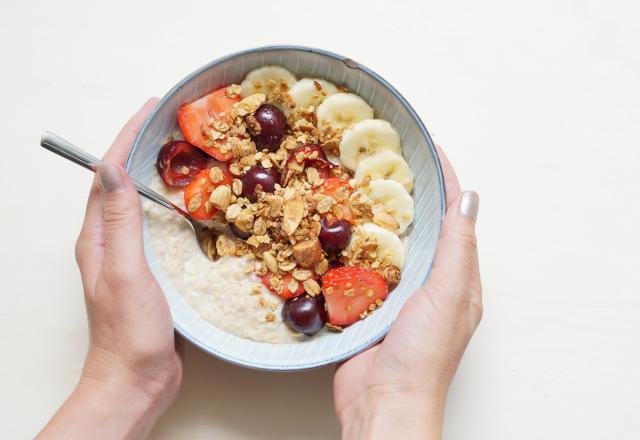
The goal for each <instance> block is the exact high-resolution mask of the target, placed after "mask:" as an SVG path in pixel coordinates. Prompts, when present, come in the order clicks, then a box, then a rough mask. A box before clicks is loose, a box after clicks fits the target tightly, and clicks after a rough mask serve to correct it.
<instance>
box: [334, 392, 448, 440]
mask: <svg viewBox="0 0 640 440" xmlns="http://www.w3.org/2000/svg"><path fill="white" fill-rule="evenodd" d="M443 416H444V401H442V399H431V398H423V397H420V398H416V397H415V396H407V395H401V394H398V395H394V396H391V395H387V396H382V397H381V396H371V395H363V396H361V397H359V401H358V402H354V403H353V404H352V405H350V407H349V409H348V410H346V411H345V412H344V414H341V415H340V422H341V424H342V438H343V439H346V440H353V439H374V440H375V439H388V438H398V439H403V440H405V439H406V440H412V439H421V440H425V439H426V440H440V439H441V438H442V422H443Z"/></svg>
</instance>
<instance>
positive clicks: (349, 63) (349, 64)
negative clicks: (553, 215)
mask: <svg viewBox="0 0 640 440" xmlns="http://www.w3.org/2000/svg"><path fill="white" fill-rule="evenodd" d="M269 51H300V52H309V53H314V54H317V55H322V56H325V57H329V58H333V59H334V60H337V61H340V62H342V63H343V64H344V65H345V67H346V68H350V69H359V70H361V71H362V72H364V73H365V74H367V75H369V76H370V77H372V78H373V79H374V80H376V81H377V82H378V83H380V84H381V85H382V86H383V87H384V88H386V89H387V90H388V91H389V92H390V93H391V94H392V95H393V96H394V97H395V98H396V99H397V100H398V101H399V102H400V103H401V104H402V106H403V107H404V108H405V109H406V110H407V111H408V112H409V114H410V115H411V117H412V119H413V120H414V121H415V122H416V123H417V124H418V128H419V129H420V132H421V134H422V135H423V136H424V138H425V139H426V140H427V145H428V146H429V150H430V152H431V156H432V157H433V159H434V161H435V164H436V170H437V173H438V185H439V187H440V195H441V197H440V207H441V212H442V215H441V216H440V218H439V219H438V226H437V227H438V238H439V237H440V234H441V232H442V222H443V220H444V215H445V211H446V193H445V191H446V189H445V184H444V176H443V174H442V166H441V163H440V157H439V156H438V152H437V150H436V148H435V144H434V143H433V140H432V139H431V135H430V134H429V131H428V130H427V127H426V126H425V125H424V123H423V122H422V119H420V116H418V113H417V112H416V111H415V110H414V109H413V107H412V106H411V104H409V102H408V101H407V100H406V99H405V98H404V96H402V94H401V93H400V92H399V91H398V90H397V89H396V88H395V87H394V86H392V85H391V83H389V82H388V81H387V80H386V79H384V78H383V77H382V76H380V75H379V74H377V73H376V72H374V71H373V70H371V69H370V68H368V67H366V66H364V65H362V64H360V63H359V62H357V61H355V60H353V59H351V58H349V57H345V56H343V55H339V54H337V53H334V52H330V51H327V50H324V49H318V48H315V47H309V46H301V45H286V44H276V45H267V46H258V47H253V48H249V49H244V50H240V51H237V52H233V53H230V54H228V55H225V56H222V57H219V58H216V59H214V60H213V61H211V62H209V63H207V64H205V65H204V66H202V67H200V68H198V69H196V70H195V71H193V72H192V73H190V74H189V75H187V76H186V77H184V78H183V79H182V80H180V81H179V82H178V83H177V84H176V85H175V86H173V87H172V88H171V89H170V90H169V91H168V92H167V93H166V94H165V95H164V96H163V97H162V99H160V101H159V102H158V103H157V104H156V106H155V107H154V108H153V110H152V111H151V113H150V114H149V116H148V117H147V119H146V121H145V122H144V124H143V126H142V128H141V129H140V131H139V132H138V134H137V135H136V138H135V141H134V142H133V145H132V147H131V150H130V151H129V155H128V156H127V161H126V162H125V169H126V170H127V172H128V171H129V167H130V164H131V159H132V158H133V156H134V154H135V152H136V150H137V148H138V145H139V143H140V141H141V139H142V134H143V133H144V132H145V131H146V129H147V127H148V125H149V124H150V123H151V120H152V119H153V118H154V117H155V115H156V114H157V113H158V111H159V110H160V109H161V108H162V107H163V106H164V104H165V103H166V102H167V101H168V100H169V99H170V98H171V97H172V96H173V95H174V94H176V93H177V91H178V90H180V89H181V88H183V87H184V86H185V84H187V83H188V82H190V81H191V80H193V79H194V78H195V77H196V76H198V75H200V74H201V73H203V72H205V71H207V70H209V69H211V68H212V67H214V66H216V65H218V64H220V63H222V62H225V61H229V60H231V59H233V58H236V57H239V56H243V55H247V54H252V53H261V52H269ZM434 258H435V257H434ZM432 268H433V261H432V262H431V265H430V266H429V269H428V270H427V273H426V275H425V278H424V280H423V281H422V282H423V283H424V282H426V280H427V278H429V274H430V273H431V269H432ZM172 321H173V327H174V329H175V330H176V331H177V332H178V333H179V334H180V335H181V336H182V337H183V338H185V339H186V340H187V341H189V342H190V343H191V344H193V345H195V346H196V347H198V348H200V349H201V350H203V351H204V352H205V353H208V354H209V355H212V356H214V357H217V358H218V359H222V360H224V361H226V362H229V363H231V364H234V365H238V366H241V367H245V368H250V369H253V370H261V371H276V372H285V371H304V370H311V369H315V368H320V367H324V366H327V365H332V364H337V363H339V362H343V361H345V360H347V359H350V358H351V357H353V356H355V355H357V354H359V353H361V352H363V351H365V350H366V349H368V348H370V347H372V346H374V345H375V344H377V343H378V342H379V341H380V340H382V339H383V338H384V337H385V336H386V334H387V333H388V332H389V329H390V328H391V325H392V324H393V322H392V323H391V324H389V325H388V326H386V327H385V328H384V329H383V330H382V331H381V332H380V333H379V334H378V335H376V336H375V337H374V338H371V339H369V340H368V341H367V342H365V343H363V344H361V345H359V346H358V347H356V348H354V349H352V350H350V351H349V352H347V353H344V354H343V355H342V356H340V357H337V358H335V359H327V360H323V361H319V362H315V363H312V364H308V365H302V366H299V365H298V366H276V367H274V366H266V365H260V364H256V363H253V362H247V361H243V360H242V359H237V358H233V357H229V356H227V355H225V354H224V353H221V352H219V351H217V350H215V349H214V348H212V347H208V346H206V345H204V344H203V343H201V342H200V341H199V340H197V339H196V338H194V337H192V336H191V335H190V334H189V333H188V332H186V331H185V330H184V329H183V328H182V326H181V325H180V324H178V323H177V322H176V321H175V319H173V317H172ZM394 321H395V320H394ZM210 325H213V324H210Z"/></svg>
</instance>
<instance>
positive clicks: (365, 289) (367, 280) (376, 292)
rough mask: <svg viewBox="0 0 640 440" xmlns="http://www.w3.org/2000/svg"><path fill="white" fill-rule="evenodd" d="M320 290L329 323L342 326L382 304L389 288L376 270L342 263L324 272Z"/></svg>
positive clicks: (351, 322) (362, 316)
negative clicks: (342, 264) (342, 265)
mask: <svg viewBox="0 0 640 440" xmlns="http://www.w3.org/2000/svg"><path fill="white" fill-rule="evenodd" d="M322 293H323V294H324V299H325V301H326V304H327V313H328V316H329V317H328V322H329V323H330V324H333V325H338V326H341V327H344V326H347V325H351V324H353V323H354V322H357V321H358V320H360V319H362V318H364V317H365V316H366V315H367V314H369V312H370V311H373V310H375V309H376V308H377V307H379V306H380V305H382V301H384V299H385V298H386V297H387V295H388V294H389V288H388V287H387V283H386V281H385V280H384V278H383V276H382V275H380V274H379V273H378V272H376V271H375V270H372V269H367V268H364V267H355V266H344V267H337V268H335V269H331V270H329V271H328V272H327V273H326V274H324V276H323V277H322Z"/></svg>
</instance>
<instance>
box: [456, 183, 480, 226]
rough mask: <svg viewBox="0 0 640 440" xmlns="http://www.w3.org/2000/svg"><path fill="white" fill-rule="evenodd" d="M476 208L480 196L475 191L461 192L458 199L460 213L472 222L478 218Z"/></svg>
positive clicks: (478, 207)
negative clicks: (460, 197) (460, 198)
mask: <svg viewBox="0 0 640 440" xmlns="http://www.w3.org/2000/svg"><path fill="white" fill-rule="evenodd" d="M478 209H480V197H479V196H478V193H477V192H475V191H465V192H463V193H462V200H461V201H460V214H462V215H463V216H465V217H467V218H470V219H471V220H473V221H474V222H475V221H476V218H478Z"/></svg>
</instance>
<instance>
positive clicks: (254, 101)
mask: <svg viewBox="0 0 640 440" xmlns="http://www.w3.org/2000/svg"><path fill="white" fill-rule="evenodd" d="M266 99H267V96H266V95H265V94H264V93H254V94H253V95H249V96H247V97H246V98H244V99H243V100H242V101H240V102H238V103H236V104H234V108H233V111H232V114H233V115H235V116H246V115H248V114H250V113H254V112H255V111H256V110H258V107H260V106H261V105H262V103H263V102H264V101H265V100H266Z"/></svg>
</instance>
